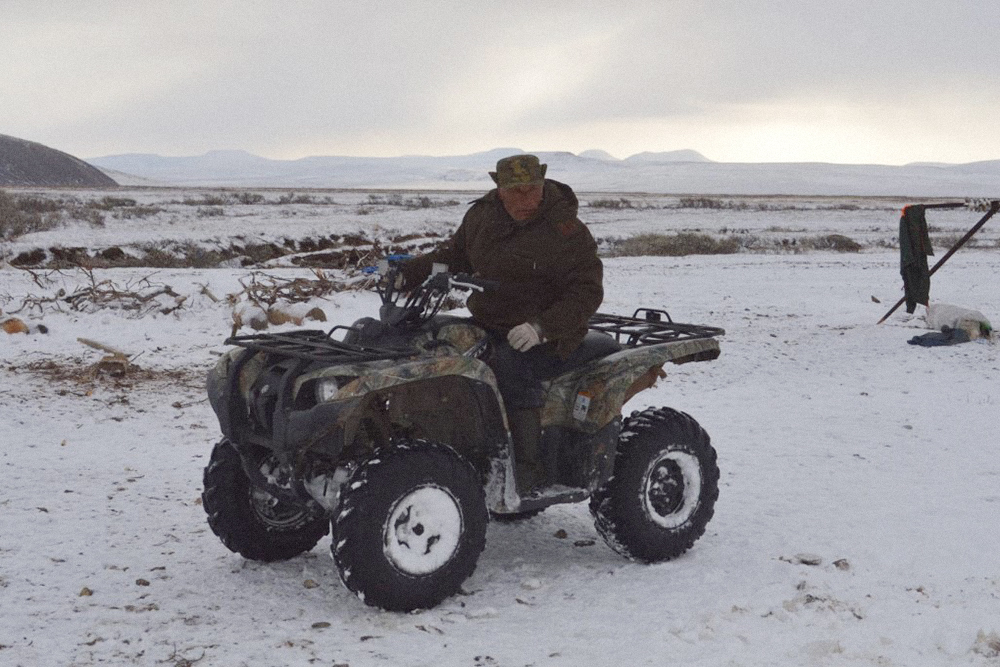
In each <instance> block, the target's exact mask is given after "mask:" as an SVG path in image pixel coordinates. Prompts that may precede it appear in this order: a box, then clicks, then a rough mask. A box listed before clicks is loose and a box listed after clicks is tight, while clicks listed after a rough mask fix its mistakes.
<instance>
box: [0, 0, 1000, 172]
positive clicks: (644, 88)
mask: <svg viewBox="0 0 1000 667" xmlns="http://www.w3.org/2000/svg"><path fill="white" fill-rule="evenodd" d="M0 9H2V10H3V12H4V16H5V18H4V21H3V23H2V24H0V60H2V61H3V62H4V67H3V68H2V69H0V89H2V90H3V91H4V94H3V95H0V134H8V135H11V136H15V137H19V138H21V139H26V140H30V141H37V142H39V143H43V144H45V145H48V146H51V147H53V148H57V149H59V150H63V151H66V152H68V153H72V154H74V155H77V156H79V157H84V158H90V157H99V156H105V155H114V154H123V153H157V154H161V155H167V156H182V155H200V154H203V153H206V152H209V151H212V150H245V151H248V152H250V153H254V154H256V155H260V156H263V157H268V158H272V159H297V158H302V157H308V156H315V155H342V156H367V157H395V156H401V155H438V156H443V155H462V154H469V153H477V152H482V151H486V150H490V149H493V148H496V147H500V146H517V147H520V148H523V149H525V150H533V151H569V152H573V153H577V154H579V153H581V152H583V151H585V150H594V149H597V150H603V151H606V152H608V153H609V154H611V155H612V156H614V157H617V158H625V157H628V156H630V155H633V154H637V153H641V152H647V151H648V152H663V151H673V150H683V149H692V150H696V151H698V152H700V153H702V154H703V155H705V156H706V157H707V158H709V159H711V160H714V161H719V162H834V163H837V162H840V163H874V164H905V163H910V162H953V163H961V162H974V161H979V160H992V159H997V158H1000V150H998V149H997V147H996V146H997V144H998V142H997V141H996V137H997V132H996V129H995V109H996V108H997V107H998V103H1000V54H998V52H997V49H996V48H995V47H994V45H993V44H992V42H991V41H990V39H989V37H990V32H989V30H988V28H989V27H991V26H992V27H995V26H997V25H1000V3H996V2H995V1H994V0H967V1H965V2H962V3H937V2H929V1H927V0H910V1H908V2H905V3H904V2H901V1H900V0H886V1H885V2H881V3H878V4H877V5H872V4H871V3H867V2H860V1H859V0H845V2H841V3H837V4H835V5H830V4H823V5H812V4H806V3H801V2H791V1H788V0H745V1H744V2H736V1H735V0H715V1H713V2H703V1H699V0H659V1H656V2H653V1H649V0H641V1H637V2H628V3H623V4H622V5H621V6H616V5H612V4H611V3H606V2H588V1H580V0H578V1H576V2H565V1H563V0H552V1H549V2H541V1H536V2H533V3H528V2H520V1H517V0H514V1H511V2H507V3H503V4H498V3H469V2H464V3H460V2H454V1H452V0H438V1H434V2H430V1H429V2H422V3H406V2H399V1H396V2H389V1H387V2H381V3H372V2H351V3H347V2H319V1H317V0H305V1H302V2H293V3H276V2H271V1H269V0H244V1H241V2H238V1H236V0H225V1H221V0H217V1H210V2H194V1H190V0H180V1H177V2H170V3H156V2H151V1H145V0H138V1H134V2H118V1H103V2H102V1H98V2H88V3H72V2H68V1H64V0H49V1H46V0H37V1H35V2H30V3H29V2H26V1H22V0H0Z"/></svg>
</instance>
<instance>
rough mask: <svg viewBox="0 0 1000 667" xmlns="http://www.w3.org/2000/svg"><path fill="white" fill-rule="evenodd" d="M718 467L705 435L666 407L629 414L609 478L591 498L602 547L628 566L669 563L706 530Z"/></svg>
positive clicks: (715, 494) (687, 418)
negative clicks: (635, 562) (626, 560)
mask: <svg viewBox="0 0 1000 667" xmlns="http://www.w3.org/2000/svg"><path fill="white" fill-rule="evenodd" d="M718 497H719V468H718V466H717V464H716V455H715V450H714V449H713V448H712V445H711V444H710V439H709V437H708V434H707V433H705V430H704V429H703V428H701V426H699V425H698V422H696V421H695V420H694V419H693V418H692V417H691V416H690V415H688V414H685V413H683V412H679V411H677V410H672V409H670V408H659V409H652V408H650V409H647V410H644V411H642V412H634V413H632V416H631V417H629V418H628V419H626V420H625V423H624V424H623V425H622V432H621V436H620V437H619V442H618V452H617V454H616V456H615V467H614V474H613V475H612V477H611V479H610V480H608V482H607V483H606V484H605V485H604V486H602V487H601V488H599V489H598V490H597V491H595V492H594V495H593V496H591V498H590V512H591V514H592V515H593V516H594V525H595V526H596V528H597V532H598V533H600V534H601V537H603V538H604V541H605V542H607V543H608V545H609V546H610V547H611V548H612V549H614V550H615V551H617V552H618V553H620V554H621V555H623V556H625V557H627V558H632V559H634V560H639V561H644V562H647V563H655V562H660V561H665V560H670V559H671V558H675V557H677V556H679V555H681V554H682V553H684V552H685V551H687V550H688V549H690V548H691V545H693V544H694V543H695V541H696V540H697V539H698V538H699V537H701V535H702V534H703V533H704V532H705V526H706V524H708V521H709V519H711V518H712V514H713V513H714V511H715V501H716V499H717V498H718Z"/></svg>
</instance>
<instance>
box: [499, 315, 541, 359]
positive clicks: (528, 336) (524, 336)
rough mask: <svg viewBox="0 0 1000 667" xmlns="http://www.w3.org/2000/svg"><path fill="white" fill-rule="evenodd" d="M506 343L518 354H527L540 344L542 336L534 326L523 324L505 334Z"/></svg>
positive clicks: (528, 323) (527, 323)
mask: <svg viewBox="0 0 1000 667" xmlns="http://www.w3.org/2000/svg"><path fill="white" fill-rule="evenodd" d="M507 342H508V343H510V346H511V347H512V348H514V349H515V350H517V351H518V352H527V351H528V350H530V349H531V348H533V347H535V346H536V345H538V344H539V343H541V342H542V335H541V334H540V333H539V332H538V329H537V328H536V327H535V325H534V324H531V323H530V322H525V323H524V324H518V325H517V326H516V327H514V328H513V329H511V330H510V331H508V332H507Z"/></svg>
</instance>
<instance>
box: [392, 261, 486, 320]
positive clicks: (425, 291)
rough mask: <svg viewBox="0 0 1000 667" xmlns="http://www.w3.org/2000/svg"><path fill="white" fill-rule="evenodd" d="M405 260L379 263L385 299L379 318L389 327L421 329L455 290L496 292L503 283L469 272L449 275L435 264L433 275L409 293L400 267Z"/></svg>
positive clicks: (445, 269) (444, 268)
mask: <svg viewBox="0 0 1000 667" xmlns="http://www.w3.org/2000/svg"><path fill="white" fill-rule="evenodd" d="M405 259H409V257H405V258H396V257H390V258H388V259H387V260H384V261H382V262H379V267H378V270H379V281H378V284H377V286H376V290H377V291H378V294H379V297H380V298H381V299H382V308H381V309H380V310H379V317H380V319H381V320H382V322H384V323H385V324H388V325H389V326H419V325H420V324H422V323H424V322H426V321H427V320H429V319H431V318H432V317H434V316H435V315H437V313H438V312H439V311H440V310H441V306H442V305H444V300H445V298H446V297H447V296H448V294H449V293H450V292H451V291H452V290H459V291H470V290H474V291H477V292H485V291H489V290H494V289H497V288H498V287H499V285H500V283H498V282H496V281H495V280H486V279H484V278H479V277H477V276H472V275H469V274H467V273H450V272H449V271H448V267H447V266H445V265H443V264H435V265H434V270H433V271H432V273H431V275H430V276H428V277H427V279H426V280H424V281H423V282H422V283H421V284H419V285H417V286H416V287H413V288H412V289H410V290H406V289H405V288H404V284H403V274H402V271H401V264H402V262H403V261H405Z"/></svg>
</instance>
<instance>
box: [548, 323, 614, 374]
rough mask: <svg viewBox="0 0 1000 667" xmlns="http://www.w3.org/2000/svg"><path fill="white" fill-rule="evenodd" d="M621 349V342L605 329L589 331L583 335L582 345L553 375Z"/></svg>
mask: <svg viewBox="0 0 1000 667" xmlns="http://www.w3.org/2000/svg"><path fill="white" fill-rule="evenodd" d="M621 349H622V346H621V343H619V342H618V341H616V340H615V339H614V338H613V337H612V336H611V335H610V334H606V333H604V332H603V331H593V330H591V331H588V332H587V335H586V336H584V337H583V342H582V343H580V347H578V348H576V349H575V350H573V352H572V353H571V354H570V355H569V358H567V359H566V361H564V362H563V363H562V364H561V366H560V367H559V368H558V369H557V371H556V372H555V373H553V375H552V377H555V376H557V375H562V374H563V373H565V372H567V371H569V370H572V369H574V368H576V367H577V366H582V365H584V364H585V363H587V362H588V361H593V360H594V359H600V358H601V357H606V356H608V355H609V354H614V353H615V352H620V351H621Z"/></svg>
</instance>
